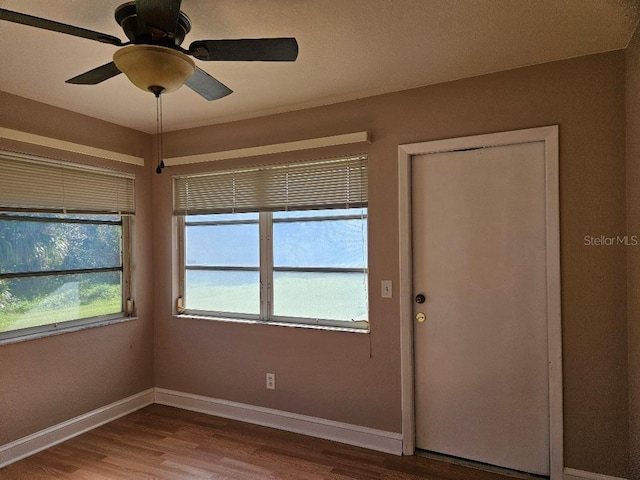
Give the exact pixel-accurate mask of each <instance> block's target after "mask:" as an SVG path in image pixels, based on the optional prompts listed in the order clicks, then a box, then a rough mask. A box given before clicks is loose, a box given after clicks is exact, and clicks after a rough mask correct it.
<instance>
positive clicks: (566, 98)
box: [153, 51, 629, 477]
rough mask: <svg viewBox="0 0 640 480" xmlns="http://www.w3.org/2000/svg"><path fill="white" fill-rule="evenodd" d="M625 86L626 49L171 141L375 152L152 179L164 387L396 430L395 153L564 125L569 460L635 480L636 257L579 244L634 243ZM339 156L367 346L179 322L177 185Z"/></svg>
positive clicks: (194, 147)
mask: <svg viewBox="0 0 640 480" xmlns="http://www.w3.org/2000/svg"><path fill="white" fill-rule="evenodd" d="M624 78H625V54H624V52H621V51H619V52H613V53H608V54H602V55H595V56H589V57H582V58H577V59H572V60H567V61H562V62H556V63H550V64H545V65H539V66H534V67H529V68H523V69H517V70H513V71H509V72H502V73H497V74H492V75H486V76H482V77H477V78H472V79H466V80H461V81H457V82H451V83H446V84H441V85H435V86H429V87H424V88H420V89H415V90H410V91H406V92H400V93H395V94H388V95H382V96H377V97H372V98H368V99H363V100H358V101H353V102H347V103H341V104H336V105H331V106H326V107H322V108H315V109H309V110H303V111H298V112H291V113H286V114H282V115H274V116H270V117H265V118H258V119H253V120H246V121H241V122H235V123H229V124H223V125H213V126H209V127H203V128H197V129H191V130H187V131H180V132H173V133H170V134H168V135H167V136H166V141H165V146H166V152H167V156H169V157H171V156H181V155H187V154H197V153H204V152H212V151H222V150H228V149H234V148H243V147H249V146H255V145H263V144H273V143H279V142H286V141H294V140H301V139H306V138H315V137H322V136H327V135H335V134H342V133H349V132H356V131H362V130H368V131H370V132H371V133H372V136H373V143H372V144H371V145H361V146H350V147H347V148H344V149H340V148H333V149H326V150H320V151H308V152H302V153H300V154H293V155H292V154H288V155H283V156H269V157H264V158H254V159H243V160H237V161H223V162H218V163H215V164H201V165H191V166H184V167H173V168H168V169H167V170H166V171H165V174H163V175H162V176H154V179H153V202H154V208H155V212H156V214H157V216H156V217H155V221H154V263H155V278H156V289H155V314H156V330H155V367H156V371H155V373H156V377H155V384H156V386H158V387H162V388H168V389H175V390H179V391H183V392H190V393H194V394H200V395H206V396H211V397H216V398H222V399H227V400H232V401H238V402H244V403H248V404H252V405H259V406H264V407H271V408H277V409H282V410H286V411H291V412H295V413H300V414H305V415H312V416H317V417H322V418H327V419H331V420H337V421H342V422H348V423H354V424H358V425H363V426H367V427H372V428H378V429H382V430H389V431H395V432H399V431H400V422H401V410H400V347H399V345H400V341H399V333H400V320H399V303H398V298H397V297H396V298H393V299H390V300H389V299H381V298H379V296H378V292H379V291H380V280H381V279H391V280H393V282H394V284H395V285H396V286H397V285H398V269H399V267H398V201H397V198H398V191H397V188H398V186H397V173H398V172H397V163H398V162H397V146H398V144H403V143H412V142H419V141H425V140H432V139H441V138H450V137H458V136H464V135H472V134H480V133H488V132H497V131H505V130H514V129H519V128H528V127H536V126H543V125H552V124H558V125H560V179H561V187H560V198H561V236H562V239H561V255H562V289H563V290H562V302H563V329H564V334H563V347H564V375H565V378H564V396H565V408H564V413H565V426H564V434H565V463H566V466H568V467H572V468H576V469H580V470H586V471H591V472H598V473H604V474H608V475H613V476H620V477H622V476H625V475H626V473H627V463H628V462H627V457H628V431H629V430H628V414H627V412H628V400H627V399H628V389H627V370H628V368H627V367H628V363H627V362H628V358H627V319H626V309H627V295H626V287H627V286H626V268H627V264H626V262H627V257H626V250H625V248H624V247H595V246H586V245H585V244H584V237H585V235H591V236H600V235H605V236H616V235H623V234H624V233H625V232H626V227H627V226H626V213H625V166H626V165H625V103H624V102H625V85H624ZM340 151H342V152H346V153H352V152H366V153H368V154H369V160H370V177H369V178H370V184H369V185H370V203H369V235H370V238H369V242H370V246H369V252H370V258H369V267H370V292H371V299H370V310H371V317H370V319H371V329H372V333H371V336H370V337H368V336H366V335H361V334H349V333H337V332H322V331H313V330H305V329H292V328H283V327H270V326H255V325H241V324H233V323H220V322H208V321H201V320H200V321H199V320H184V319H176V318H172V317H171V308H172V287H173V283H174V280H172V270H171V268H172V264H171V255H172V253H173V252H175V245H174V243H173V242H174V238H173V237H174V225H173V223H172V218H171V215H170V205H171V182H170V176H171V175H172V174H178V173H184V172H187V171H190V172H193V171H199V170H209V169H213V168H228V167H230V166H231V165H248V164H255V163H259V162H265V163H271V162H274V161H281V160H288V159H292V158H301V159H302V158H317V157H322V156H327V155H330V154H336V153H337V152H340ZM369 342H370V343H369ZM266 372H275V373H276V375H277V390H275V391H273V392H270V391H266V390H265V388H264V378H265V373H266Z"/></svg>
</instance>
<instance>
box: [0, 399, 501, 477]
mask: <svg viewBox="0 0 640 480" xmlns="http://www.w3.org/2000/svg"><path fill="white" fill-rule="evenodd" d="M59 478H63V479H72V480H76V479H77V480H124V479H127V480H128V479H133V480H138V479H140V480H149V479H163V480H164V479H166V480H190V479H194V480H202V479H218V480H265V479H282V480H353V479H357V480H415V479H429V480H508V479H511V478H512V477H508V476H504V475H501V474H498V473H493V472H487V471H482V470H475V469H472V468H468V467H465V466H461V465H454V464H451V463H447V462H443V461H440V460H436V459H432V458H424V457H420V456H411V457H398V456H395V455H389V454H384V453H379V452H374V451H371V450H367V449H364V448H359V447H352V446H349V445H343V444H340V443H335V442H330V441H327V440H321V439H317V438H312V437H307V436H304V435H298V434H295V433H289V432H283V431H280V430H275V429H271V428H267V427H261V426H257V425H251V424H247V423H243V422H238V421H234V420H227V419H223V418H219V417H214V416H210V415H205V414H200V413H195V412H189V411H185V410H180V409H176V408H171V407H166V406H162V405H151V406H149V407H146V408H143V409H142V410H139V411H137V412H134V413H132V414H130V415H127V416H125V417H122V418H120V419H118V420H115V421H113V422H111V423H108V424H106V425H103V426H102V427H99V428H96V429H94V430H92V431H90V432H87V433H85V434H83V435H80V436H78V437H76V438H73V439H71V440H68V441H66V442H64V443H61V444H59V445H56V446H54V447H51V448H49V449H47V450H44V451H42V452H40V453H37V454H35V455H33V456H31V457H28V458H26V459H24V460H21V461H19V462H16V463H14V464H12V465H9V466H7V467H5V468H3V469H0V479H2V480H22V479H24V480H41V479H59Z"/></svg>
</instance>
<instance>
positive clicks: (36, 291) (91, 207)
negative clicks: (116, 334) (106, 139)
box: [0, 152, 133, 339]
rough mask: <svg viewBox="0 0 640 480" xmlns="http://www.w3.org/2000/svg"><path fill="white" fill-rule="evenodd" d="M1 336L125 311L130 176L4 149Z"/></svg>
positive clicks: (95, 319)
mask: <svg viewBox="0 0 640 480" xmlns="http://www.w3.org/2000/svg"><path fill="white" fill-rule="evenodd" d="M0 168H3V170H4V171H6V172H7V174H6V175H4V176H2V177H0V339H6V338H13V337H19V336H23V335H28V334H33V333H41V332H47V331H50V330H57V329H61V328H66V327H71V326H76V325H84V324H87V323H92V322H98V321H104V320H107V319H110V318H120V317H122V316H123V315H124V311H125V303H126V302H125V299H126V298H128V296H129V271H128V270H129V269H128V244H129V241H128V238H129V216H128V215H129V214H132V213H133V178H131V177H129V176H126V175H119V174H116V173H115V172H111V171H107V170H104V171H103V170H97V169H90V168H85V167H80V166H78V167H75V166H71V165H69V164H61V163H56V162H51V161H47V160H45V159H34V158H31V157H26V156H19V155H16V154H9V153H7V152H0Z"/></svg>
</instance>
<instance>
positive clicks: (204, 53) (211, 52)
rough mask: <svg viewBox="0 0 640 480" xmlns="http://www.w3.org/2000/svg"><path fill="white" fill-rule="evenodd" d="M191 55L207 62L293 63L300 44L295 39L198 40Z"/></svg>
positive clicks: (191, 49)
mask: <svg viewBox="0 0 640 480" xmlns="http://www.w3.org/2000/svg"><path fill="white" fill-rule="evenodd" d="M189 53H190V54H191V55H193V56H194V57H196V58H197V59H199V60H207V61H249V62H251V61H263V62H293V61H295V59H296V58H298V42H297V41H296V39H295V38H251V39H242V40H197V41H195V42H193V43H192V44H191V45H190V46H189Z"/></svg>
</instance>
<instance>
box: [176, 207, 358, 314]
mask: <svg viewBox="0 0 640 480" xmlns="http://www.w3.org/2000/svg"><path fill="white" fill-rule="evenodd" d="M345 216H347V217H346V218H345ZM327 217H333V218H331V219H328V218H327ZM341 217H342V218H341ZM281 220H285V221H281ZM294 220H295V221H294ZM192 221H198V222H199V221H214V222H224V221H233V222H237V221H247V222H250V223H232V224H224V223H222V224H216V225H189V226H187V230H186V232H187V233H186V259H187V266H190V265H191V266H194V265H197V266H210V267H251V268H255V269H256V271H228V270H222V271H221V270H188V271H187V275H186V284H187V291H186V301H187V308H188V309H193V310H212V311H218V312H221V311H222V312H231V313H236V314H243V313H244V314H253V315H257V314H258V313H259V311H260V303H259V302H260V285H259V272H258V271H257V269H258V268H259V265H260V243H259V226H258V214H257V213H255V214H235V215H234V214H231V215H207V216H192V217H187V222H192ZM272 248H273V264H274V270H275V272H274V314H275V315H276V316H281V317H304V318H323V319H332V320H345V321H351V320H363V319H366V318H367V294H366V289H367V274H366V271H360V272H340V271H330V272H326V271H323V272H319V271H314V269H344V268H349V269H360V270H366V268H367V221H366V209H348V210H320V211H300V212H276V213H274V214H273V246H272ZM279 267H280V268H289V267H293V268H302V269H306V270H308V271H295V272H292V271H278V268H279Z"/></svg>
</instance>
